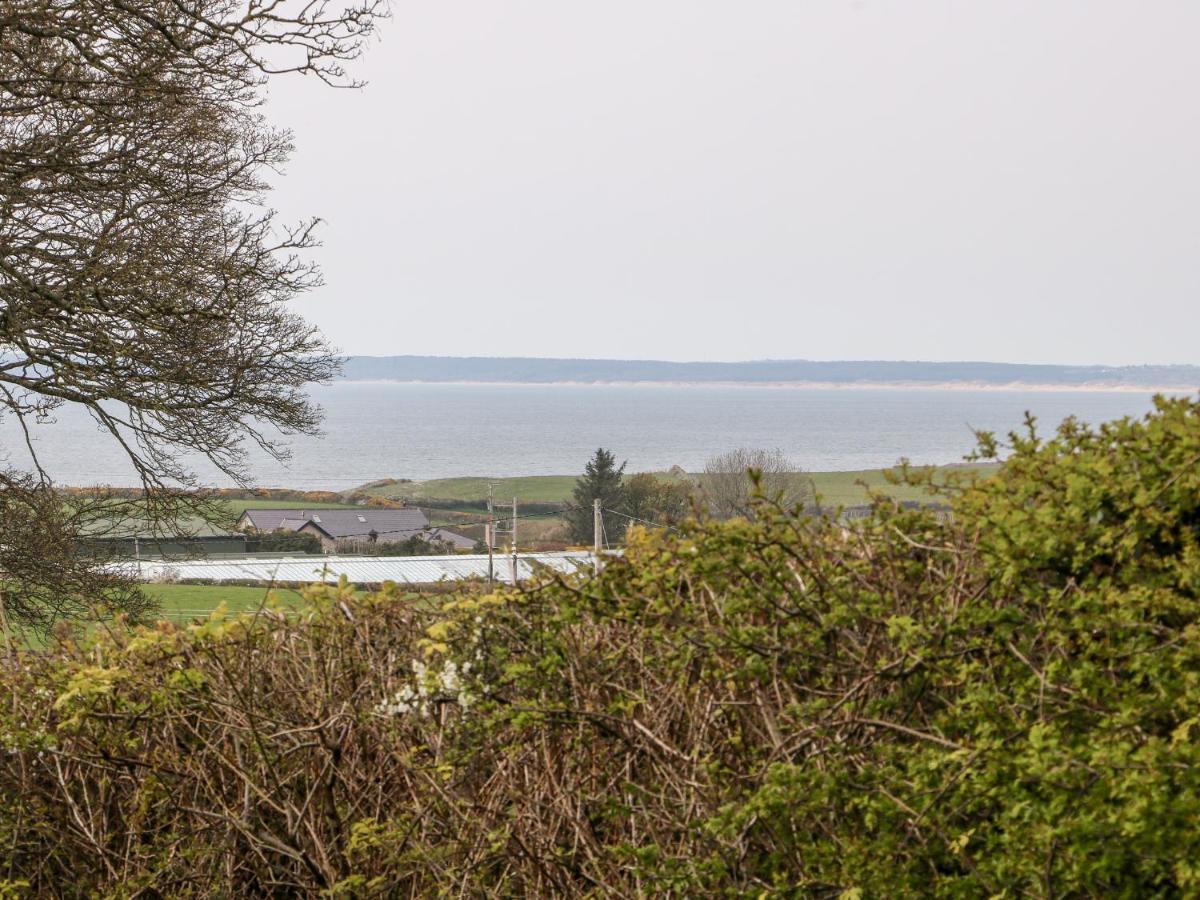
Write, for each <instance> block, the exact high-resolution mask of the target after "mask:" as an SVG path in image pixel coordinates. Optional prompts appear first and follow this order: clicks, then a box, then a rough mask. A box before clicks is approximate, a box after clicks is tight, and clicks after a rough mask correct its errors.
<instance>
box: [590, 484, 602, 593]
mask: <svg viewBox="0 0 1200 900" xmlns="http://www.w3.org/2000/svg"><path fill="white" fill-rule="evenodd" d="M603 537H604V514H603V513H602V512H601V510H600V498H599V497H597V498H596V499H595V500H593V501H592V572H593V573H594V574H599V573H600V541H601V539H602V538H603Z"/></svg>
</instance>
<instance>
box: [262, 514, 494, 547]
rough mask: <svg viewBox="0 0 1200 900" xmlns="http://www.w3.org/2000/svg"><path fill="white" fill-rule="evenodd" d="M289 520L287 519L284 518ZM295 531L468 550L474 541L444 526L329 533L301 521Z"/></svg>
mask: <svg viewBox="0 0 1200 900" xmlns="http://www.w3.org/2000/svg"><path fill="white" fill-rule="evenodd" d="M286 521H289V520H285V522H286ZM360 524H361V523H360ZM285 527H286V526H285ZM295 530H296V531H319V532H321V533H322V534H324V535H325V536H326V537H329V538H334V539H338V538H342V539H348V538H369V537H370V535H371V534H372V533H374V535H375V541H377V542H378V543H381V544H388V543H399V542H401V541H407V540H408V539H409V538H413V537H420V538H422V539H423V540H426V541H441V542H442V543H446V544H449V545H450V546H452V547H453V548H454V549H455V550H470V549H472V548H474V546H475V542H474V541H473V540H471V539H470V538H468V537H464V536H463V535H461V534H457V533H455V532H453V531H447V530H446V529H445V528H431V527H428V526H426V527H425V528H405V529H404V530H402V531H374V530H373V529H367V530H366V531H355V532H352V533H349V534H337V535H335V534H331V533H330V532H329V531H326V530H325V528H324V526H323V525H321V524H318V523H316V522H313V521H308V522H301V523H300V527H299V528H296V529H295Z"/></svg>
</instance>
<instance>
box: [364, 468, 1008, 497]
mask: <svg viewBox="0 0 1200 900" xmlns="http://www.w3.org/2000/svg"><path fill="white" fill-rule="evenodd" d="M992 468H993V467H991V466H943V467H940V468H939V469H938V473H939V476H943V473H949V472H951V471H977V472H980V473H984V474H986V473H987V472H990V471H992ZM804 475H805V477H808V478H811V479H812V481H813V484H814V486H815V487H816V490H817V493H818V494H820V496H821V502H822V503H823V504H824V505H826V506H854V505H856V504H861V503H865V502H866V500H867V490H868V487H869V488H872V489H875V490H880V491H883V492H884V493H887V494H889V495H891V496H894V497H896V498H898V499H900V500H921V499H926V498H927V496H928V495H926V494H925V493H924V492H923V490H922V489H921V488H915V487H910V486H908V485H892V484H889V483H888V482H887V479H886V477H885V476H884V470H882V469H867V470H862V471H857V472H806V473H804ZM663 477H671V476H666V475H664V476H663ZM575 478H576V476H574V475H531V476H525V477H521V478H491V479H489V478H438V479H434V480H432V481H412V482H406V483H402V484H392V485H388V486H386V487H380V488H372V489H371V493H372V494H376V495H378V496H381V497H387V498H389V499H394V500H407V501H408V502H409V503H412V504H414V505H418V506H419V505H420V504H421V501H422V500H434V501H440V502H450V501H457V502H462V503H468V502H478V501H479V500H482V499H485V498H486V497H487V493H488V482H489V481H490V482H491V483H492V485H493V495H494V496H495V498H496V502H497V503H506V502H508V501H510V500H511V499H512V498H513V497H516V498H517V502H518V503H568V502H570V500H571V491H572V490H573V489H574V487H575Z"/></svg>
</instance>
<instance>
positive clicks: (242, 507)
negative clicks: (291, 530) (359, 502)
mask: <svg viewBox="0 0 1200 900" xmlns="http://www.w3.org/2000/svg"><path fill="white" fill-rule="evenodd" d="M225 505H226V506H228V507H229V510H230V512H232V513H233V514H234V515H235V516H240V515H241V514H242V513H243V512H245V511H246V510H248V509H354V508H355V507H354V504H353V503H313V502H311V501H305V500H269V499H263V500H259V499H254V500H226V501H225Z"/></svg>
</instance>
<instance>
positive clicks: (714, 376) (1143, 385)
mask: <svg viewBox="0 0 1200 900" xmlns="http://www.w3.org/2000/svg"><path fill="white" fill-rule="evenodd" d="M342 378H343V380H347V381H396V382H435V383H436V382H443V383H451V382H465V383H471V382H474V383H485V384H707V385H719V384H728V385H759V386H766V385H779V386H811V387H859V388H871V387H876V388H887V387H894V388H943V389H963V390H1005V389H1010V390H1038V389H1040V390H1052V389H1057V390H1097V391H1121V390H1124V391H1196V390H1200V366H1193V365H1145V366H1102V365H1094V366H1059V365H1025V364H1021V363H993V362H918V361H911V362H908V361H884V360H845V361H840V360H839V361H833V362H826V361H816V360H805V359H788V360H774V359H768V360H755V361H750V362H666V361H660V360H621V359H542V358H536V357H486V356H470V357H451V356H350V357H347V358H346V360H345V368H344V370H343V373H342Z"/></svg>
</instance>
